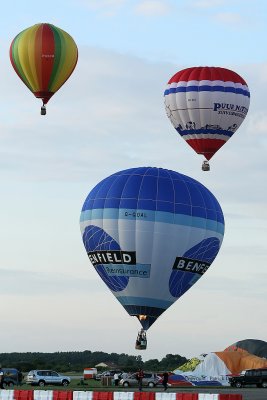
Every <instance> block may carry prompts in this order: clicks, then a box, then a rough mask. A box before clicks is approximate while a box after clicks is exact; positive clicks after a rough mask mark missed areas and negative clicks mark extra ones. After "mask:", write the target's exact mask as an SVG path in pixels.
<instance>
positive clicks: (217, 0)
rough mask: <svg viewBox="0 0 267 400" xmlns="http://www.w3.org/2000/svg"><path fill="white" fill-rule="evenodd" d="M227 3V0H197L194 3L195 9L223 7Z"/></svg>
mask: <svg viewBox="0 0 267 400" xmlns="http://www.w3.org/2000/svg"><path fill="white" fill-rule="evenodd" d="M226 3H227V0H196V1H193V2H192V4H191V5H192V6H193V7H198V8H204V9H205V8H214V7H221V6H223V5H225V4H226Z"/></svg>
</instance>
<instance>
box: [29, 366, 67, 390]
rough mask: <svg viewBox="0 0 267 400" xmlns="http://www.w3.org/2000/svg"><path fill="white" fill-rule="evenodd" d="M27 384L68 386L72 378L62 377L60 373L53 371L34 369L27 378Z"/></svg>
mask: <svg viewBox="0 0 267 400" xmlns="http://www.w3.org/2000/svg"><path fill="white" fill-rule="evenodd" d="M26 383H28V384H30V385H38V386H45V385H62V386H68V385H69V383H70V377H69V376H65V375H60V374H59V373H58V372H55V371H51V370H48V369H45V370H43V369H42V370H40V369H34V370H32V371H30V372H29V373H28V375H27V376H26Z"/></svg>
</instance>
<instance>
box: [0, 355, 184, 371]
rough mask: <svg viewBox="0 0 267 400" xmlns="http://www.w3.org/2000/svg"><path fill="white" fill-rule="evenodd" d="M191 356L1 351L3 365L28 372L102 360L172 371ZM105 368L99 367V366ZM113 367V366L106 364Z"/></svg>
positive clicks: (82, 365) (79, 367)
mask: <svg viewBox="0 0 267 400" xmlns="http://www.w3.org/2000/svg"><path fill="white" fill-rule="evenodd" d="M187 361H188V359H187V358H186V357H183V356H180V355H178V354H167V355H166V356H165V357H164V358H162V360H160V361H159V360H157V359H151V360H148V361H142V356H131V355H128V354H124V353H122V354H117V353H110V354H109V353H105V352H103V351H95V352H92V351H90V350H85V351H66V352H54V353H39V352H34V353H31V352H27V353H0V364H1V366H2V367H3V368H17V369H19V370H20V371H23V372H27V371H30V370H32V369H53V370H56V371H59V372H68V371H73V372H81V371H83V369H84V368H90V367H95V366H96V365H97V364H99V363H102V362H104V363H112V364H113V365H114V366H116V367H118V368H120V369H122V370H124V371H126V372H128V371H133V370H136V369H138V368H143V369H145V370H149V371H172V370H174V369H175V368H178V367H179V366H180V365H182V364H184V363H186V362H187ZM101 369H102V370H103V368H98V370H101ZM104 369H109V368H104Z"/></svg>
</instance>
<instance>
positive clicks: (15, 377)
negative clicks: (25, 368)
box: [2, 368, 23, 388]
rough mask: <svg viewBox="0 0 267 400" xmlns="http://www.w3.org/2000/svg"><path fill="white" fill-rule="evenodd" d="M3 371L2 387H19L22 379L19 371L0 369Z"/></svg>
mask: <svg viewBox="0 0 267 400" xmlns="http://www.w3.org/2000/svg"><path fill="white" fill-rule="evenodd" d="M2 371H3V387H4V388H5V387H9V388H11V387H13V386H15V385H20V384H21V382H22V379H23V376H22V373H21V371H19V370H18V369H16V368H2Z"/></svg>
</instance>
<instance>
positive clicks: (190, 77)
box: [168, 67, 247, 85]
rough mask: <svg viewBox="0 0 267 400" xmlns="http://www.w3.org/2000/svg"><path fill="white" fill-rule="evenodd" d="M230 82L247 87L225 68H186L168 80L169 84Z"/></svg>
mask: <svg viewBox="0 0 267 400" xmlns="http://www.w3.org/2000/svg"><path fill="white" fill-rule="evenodd" d="M201 80H207V81H217V80H218V81H224V82H227V81H230V82H234V83H241V84H242V85H247V84H246V82H245V80H244V79H243V78H242V77H241V76H240V75H238V74H237V73H236V72H234V71H231V70H229V69H226V68H220V67H192V68H186V69H183V70H182V71H179V72H177V73H176V74H175V75H173V77H172V78H171V79H170V80H169V82H168V83H169V84H170V83H173V82H176V83H177V82H180V81H185V82H189V81H201Z"/></svg>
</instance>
